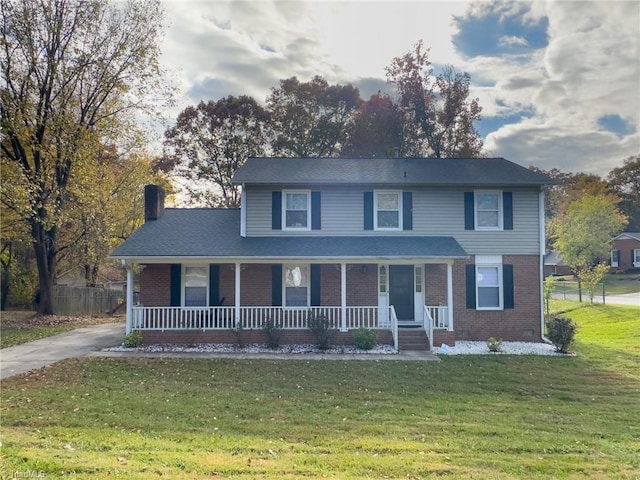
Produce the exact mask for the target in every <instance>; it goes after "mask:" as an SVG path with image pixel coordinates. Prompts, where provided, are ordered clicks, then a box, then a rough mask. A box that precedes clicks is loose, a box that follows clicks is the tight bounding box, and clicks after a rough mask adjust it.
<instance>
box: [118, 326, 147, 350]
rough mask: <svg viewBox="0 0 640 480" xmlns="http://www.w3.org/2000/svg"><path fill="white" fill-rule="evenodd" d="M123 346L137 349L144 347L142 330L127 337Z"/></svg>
mask: <svg viewBox="0 0 640 480" xmlns="http://www.w3.org/2000/svg"><path fill="white" fill-rule="evenodd" d="M122 344H123V345H124V346H125V347H127V348H136V347H139V346H140V345H142V332H141V331H140V330H134V331H133V332H131V333H129V334H127V335H125V337H124V341H123V342H122Z"/></svg>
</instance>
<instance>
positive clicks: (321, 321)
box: [307, 311, 335, 350]
mask: <svg viewBox="0 0 640 480" xmlns="http://www.w3.org/2000/svg"><path fill="white" fill-rule="evenodd" d="M307 328H308V329H309V331H310V332H311V334H312V335H313V338H314V339H315V341H316V345H317V346H318V348H319V349H320V350H327V349H328V348H329V346H330V345H331V343H332V341H333V335H334V333H335V330H334V329H333V325H331V321H330V320H329V319H328V318H327V316H326V315H322V314H316V313H315V312H313V311H309V313H308V314H307Z"/></svg>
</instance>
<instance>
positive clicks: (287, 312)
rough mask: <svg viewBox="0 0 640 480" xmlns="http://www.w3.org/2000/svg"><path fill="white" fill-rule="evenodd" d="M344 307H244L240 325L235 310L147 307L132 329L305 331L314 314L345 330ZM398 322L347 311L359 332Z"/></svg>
mask: <svg viewBox="0 0 640 480" xmlns="http://www.w3.org/2000/svg"><path fill="white" fill-rule="evenodd" d="M341 312H342V308H341V307H308V308H306V307H305V308H288V307H240V318H239V319H238V321H236V309H235V307H143V306H134V307H133V308H132V317H133V318H132V328H133V329H135V330H160V331H165V330H202V331H207V330H229V329H233V328H237V327H238V322H239V325H240V326H241V328H242V329H245V330H256V329H260V328H262V327H263V326H264V324H265V322H266V321H268V320H272V321H273V322H275V324H276V325H277V326H278V328H282V329H286V330H304V329H306V328H308V326H307V319H308V317H309V315H310V314H314V315H322V316H324V317H325V318H327V319H328V320H329V321H330V323H331V325H332V326H333V328H335V329H342V328H343V323H342V315H341ZM394 322H395V326H396V329H397V319H396V318H395V311H394V310H393V307H377V306H365V307H347V308H346V318H345V326H346V329H347V330H354V329H357V328H361V327H362V328H370V329H384V330H388V329H392V327H393V325H394Z"/></svg>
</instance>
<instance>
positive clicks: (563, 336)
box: [547, 317, 576, 353]
mask: <svg viewBox="0 0 640 480" xmlns="http://www.w3.org/2000/svg"><path fill="white" fill-rule="evenodd" d="M575 334H576V324H575V323H573V320H571V319H570V318H567V317H553V318H551V319H550V320H548V321H547V338H549V340H551V343H553V346H554V347H556V351H557V352H560V353H569V345H571V343H572V342H573V339H574V337H575Z"/></svg>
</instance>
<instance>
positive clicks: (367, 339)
mask: <svg viewBox="0 0 640 480" xmlns="http://www.w3.org/2000/svg"><path fill="white" fill-rule="evenodd" d="M353 343H354V344H355V346H356V348H359V349H360V350H371V349H372V348H373V347H375V346H376V345H377V344H378V335H377V334H376V331H375V330H370V329H368V328H364V327H360V328H359V329H357V330H356V331H355V332H353Z"/></svg>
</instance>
